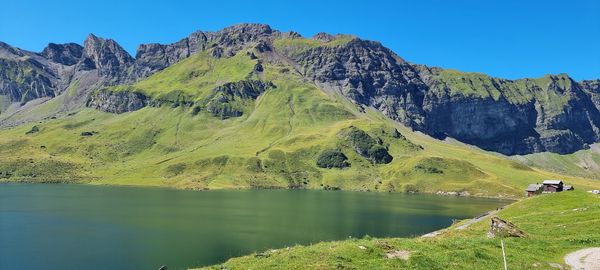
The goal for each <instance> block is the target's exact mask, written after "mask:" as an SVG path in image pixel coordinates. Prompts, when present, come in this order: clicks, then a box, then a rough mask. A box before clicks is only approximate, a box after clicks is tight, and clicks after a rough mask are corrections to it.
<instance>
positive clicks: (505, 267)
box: [500, 239, 508, 270]
mask: <svg viewBox="0 0 600 270" xmlns="http://www.w3.org/2000/svg"><path fill="white" fill-rule="evenodd" d="M500 244H501V245H502V259H504V270H508V267H507V266H506V253H505V252H504V240H502V239H500Z"/></svg>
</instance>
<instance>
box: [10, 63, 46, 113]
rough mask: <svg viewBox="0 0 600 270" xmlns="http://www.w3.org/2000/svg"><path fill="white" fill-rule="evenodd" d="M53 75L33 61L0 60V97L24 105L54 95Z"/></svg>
mask: <svg viewBox="0 0 600 270" xmlns="http://www.w3.org/2000/svg"><path fill="white" fill-rule="evenodd" d="M55 80H56V78H55V77H54V76H53V74H50V73H48V72H46V71H44V68H43V67H42V66H41V64H40V63H39V62H37V61H35V60H33V59H27V60H24V61H20V60H16V61H13V60H7V59H2V58H0V96H6V97H8V100H9V101H13V102H21V103H25V102H27V101H29V100H32V99H36V98H41V97H53V96H54V95H55V82H54V81H55Z"/></svg>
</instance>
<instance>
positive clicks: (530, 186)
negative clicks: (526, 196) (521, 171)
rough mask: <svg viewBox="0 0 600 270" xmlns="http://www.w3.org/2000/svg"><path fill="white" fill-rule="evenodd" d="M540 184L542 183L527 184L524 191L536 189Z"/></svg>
mask: <svg viewBox="0 0 600 270" xmlns="http://www.w3.org/2000/svg"><path fill="white" fill-rule="evenodd" d="M541 186H542V185H540V184H529V186H527V189H525V191H538V190H539V189H540V187H541Z"/></svg>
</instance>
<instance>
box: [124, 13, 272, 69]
mask: <svg viewBox="0 0 600 270" xmlns="http://www.w3.org/2000/svg"><path fill="white" fill-rule="evenodd" d="M277 34H279V32H277V31H274V30H272V29H271V27H270V26H268V25H266V24H238V25H234V26H231V27H227V28H224V29H222V30H220V31H217V32H202V31H197V32H194V33H192V34H191V35H190V36H188V37H186V38H184V39H182V40H180V41H178V42H175V43H172V44H164V45H163V44H156V43H151V44H142V45H140V46H139V47H138V50H137V53H136V61H135V65H134V68H133V74H134V78H133V80H135V79H139V78H143V77H147V76H149V75H151V74H153V73H155V72H157V71H160V70H163V69H165V68H166V67H168V66H170V65H172V64H174V63H177V62H179V61H181V60H182V59H185V58H187V57H189V56H191V55H193V54H196V53H198V52H200V51H204V50H208V49H212V51H211V54H212V55H213V57H215V58H220V57H222V56H227V55H234V54H235V53H236V52H237V51H239V50H240V49H242V48H244V46H246V45H247V44H249V43H255V42H256V43H259V42H261V41H263V42H264V41H265V40H267V39H269V38H272V37H273V36H275V35H277ZM209 44H210V46H209Z"/></svg>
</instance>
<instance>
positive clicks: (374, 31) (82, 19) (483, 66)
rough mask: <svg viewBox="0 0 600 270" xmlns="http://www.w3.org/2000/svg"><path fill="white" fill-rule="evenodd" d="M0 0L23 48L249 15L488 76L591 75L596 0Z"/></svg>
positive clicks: (139, 38)
mask: <svg viewBox="0 0 600 270" xmlns="http://www.w3.org/2000/svg"><path fill="white" fill-rule="evenodd" d="M1 6H2V8H1V9H0V40H1V41H4V42H7V43H9V44H11V45H14V46H17V47H20V48H23V49H27V50H32V51H41V50H42V49H43V48H44V47H45V46H46V44H47V43H49V42H55V43H62V42H77V43H83V40H84V39H85V37H86V36H87V34H88V33H94V34H96V35H98V36H102V37H107V38H112V39H115V40H116V41H117V42H119V44H121V45H122V46H123V47H124V48H125V49H126V50H128V51H129V52H130V53H131V54H132V55H135V50H136V48H137V46H138V45H139V44H140V43H150V42H159V43H170V42H174V41H177V40H179V39H181V38H183V37H185V36H187V35H188V34H189V33H191V32H193V31H195V30H218V29H221V28H223V27H225V26H229V25H232V24H236V23H242V22H259V23H266V24H270V25H271V26H272V27H273V28H275V29H278V30H281V31H289V30H294V31H296V32H299V33H300V34H302V35H304V36H312V35H313V34H315V33H317V32H322V31H323V32H329V33H333V34H335V33H346V34H354V35H357V36H359V37H361V38H365V39H372V40H378V41H381V42H382V43H383V44H384V45H385V46H387V47H389V48H391V49H392V50H394V51H395V52H396V53H397V54H398V55H400V56H401V57H403V58H404V59H406V60H408V61H411V62H414V63H419V64H427V65H433V66H441V67H444V68H454V69H458V70H462V71H478V72H484V73H487V74H490V75H492V76H497V77H505V78H510V79H514V78H522V77H539V76H543V75H544V74H555V73H561V72H565V73H569V74H570V75H571V76H572V77H574V78H575V79H578V80H581V79H593V78H600V1H599V0H580V1H578V0H568V1H567V0H564V1H554V0H546V1H537V0H526V1H525V0H514V1H513V0H504V1H499V0H473V1H452V0H447V1H442V0H440V1H432V0H427V1H417V0H411V1H391V0H390V1H376V0H368V1H351V0H345V1H343V0H342V1H326V0H317V1H315V0H300V1H283V0H280V1H260V0H246V1H237V0H236V1H228V0H212V1H151V0H148V1H126V0H103V1H85V0H65V1H43V0H39V1H32V0H3V1H2V4H1Z"/></svg>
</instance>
